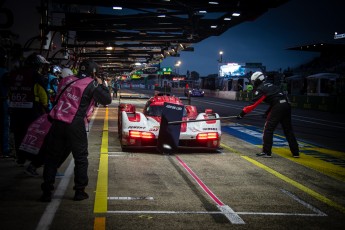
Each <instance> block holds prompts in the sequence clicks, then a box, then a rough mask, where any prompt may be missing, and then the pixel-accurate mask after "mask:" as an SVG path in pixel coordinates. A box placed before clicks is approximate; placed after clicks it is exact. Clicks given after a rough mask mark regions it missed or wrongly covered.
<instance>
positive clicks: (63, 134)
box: [41, 80, 111, 192]
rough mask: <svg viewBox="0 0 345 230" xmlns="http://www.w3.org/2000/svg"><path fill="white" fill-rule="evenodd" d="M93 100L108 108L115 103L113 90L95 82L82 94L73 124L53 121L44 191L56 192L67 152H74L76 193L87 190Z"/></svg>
mask: <svg viewBox="0 0 345 230" xmlns="http://www.w3.org/2000/svg"><path fill="white" fill-rule="evenodd" d="M76 84H78V81H77V82H76ZM66 91H68V90H66ZM66 91H65V93H66ZM71 100H72V99H71ZM93 100H94V101H96V102H98V103H100V104H104V105H107V104H110V103H111V95H110V92H109V89H108V88H107V87H105V86H103V85H102V84H98V83H97V81H96V80H93V81H91V82H90V83H89V84H88V85H87V86H86V88H85V89H84V91H83V92H82V96H81V99H80V104H79V107H78V109H77V111H76V115H75V117H74V118H73V120H72V123H70V124H69V123H66V122H63V121H60V120H53V122H52V127H51V129H50V133H49V136H48V139H47V146H48V152H47V156H46V159H45V166H44V171H43V179H44V182H43V183H42V185H41V188H42V190H43V192H51V191H52V190H53V189H54V182H55V175H56V172H57V168H58V166H59V165H60V164H61V159H66V158H67V156H66V153H67V154H69V153H70V152H72V155H73V158H74V163H75V167H74V190H84V189H85V187H86V186H87V184H88V175H87V169H88V158H87V156H88V140H87V133H86V128H85V117H86V116H87V113H88V109H89V106H90V104H91V103H93ZM56 106H58V104H57V105H56Z"/></svg>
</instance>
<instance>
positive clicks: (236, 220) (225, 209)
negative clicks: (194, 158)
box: [175, 156, 245, 224]
mask: <svg viewBox="0 0 345 230" xmlns="http://www.w3.org/2000/svg"><path fill="white" fill-rule="evenodd" d="M175 157H176V159H177V160H178V161H179V162H180V164H181V165H182V167H183V168H184V169H185V170H186V171H187V172H188V173H189V175H190V176H191V177H193V178H194V180H195V181H196V183H197V184H198V185H199V186H200V187H201V188H202V189H203V190H204V191H205V192H206V193H207V195H209V197H210V198H211V199H212V200H213V201H214V202H215V203H216V204H217V207H218V209H219V210H220V211H222V213H223V214H224V215H225V216H226V218H228V220H229V221H230V222H231V223H232V224H245V222H244V221H243V220H242V219H241V217H240V216H239V215H237V213H236V212H235V211H234V210H232V209H231V208H230V207H229V206H228V205H225V204H224V203H223V202H222V201H221V200H220V199H219V198H218V197H217V196H216V195H215V194H214V193H213V192H212V191H211V189H209V188H208V187H207V185H206V184H205V183H204V182H203V181H202V180H201V179H200V178H199V177H198V176H197V175H196V174H195V173H194V172H193V170H192V169H191V168H189V166H188V165H187V164H186V163H185V162H184V161H183V160H182V159H181V158H180V157H178V156H175Z"/></svg>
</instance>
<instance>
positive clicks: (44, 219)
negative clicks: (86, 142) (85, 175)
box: [36, 108, 98, 230]
mask: <svg viewBox="0 0 345 230" xmlns="http://www.w3.org/2000/svg"><path fill="white" fill-rule="evenodd" d="M97 111H98V108H96V109H95V111H94V114H93V116H92V119H91V121H90V123H89V125H88V129H89V130H90V129H91V127H92V125H93V121H94V120H95V119H94V118H95V116H96V114H97ZM87 136H89V132H87ZM73 169H74V160H73V158H72V159H71V161H70V162H69V165H68V167H67V169H66V170H65V172H64V176H63V177H62V178H61V181H60V183H59V185H58V187H57V188H56V190H55V192H54V194H53V199H52V201H51V202H50V203H49V204H48V205H47V207H46V209H45V211H44V213H43V215H42V216H41V219H40V221H39V222H38V225H37V227H36V230H48V229H49V227H50V225H51V223H52V222H53V219H54V217H55V213H56V211H57V210H58V208H59V206H60V204H61V200H62V197H63V196H64V194H65V192H66V189H67V187H68V184H69V181H70V179H71V177H72V175H73Z"/></svg>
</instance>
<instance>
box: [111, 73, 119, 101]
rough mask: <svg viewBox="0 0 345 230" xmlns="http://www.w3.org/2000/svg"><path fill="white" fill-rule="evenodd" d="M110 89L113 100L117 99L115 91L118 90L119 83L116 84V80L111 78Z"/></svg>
mask: <svg viewBox="0 0 345 230" xmlns="http://www.w3.org/2000/svg"><path fill="white" fill-rule="evenodd" d="M111 88H112V90H113V99H115V98H117V91H118V89H119V83H118V82H117V80H116V79H115V78H113V80H111Z"/></svg>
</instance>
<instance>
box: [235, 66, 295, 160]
mask: <svg viewBox="0 0 345 230" xmlns="http://www.w3.org/2000/svg"><path fill="white" fill-rule="evenodd" d="M265 80H266V76H265V75H264V74H263V73H262V72H255V73H253V75H252V76H251V81H252V84H253V86H254V98H253V100H252V101H253V103H252V104H251V105H249V106H246V107H244V108H243V109H242V112H241V113H240V114H239V115H238V116H237V119H242V118H243V117H244V116H245V115H246V114H247V113H249V112H251V111H252V110H253V109H255V107H256V106H258V105H259V104H260V103H261V102H262V101H264V102H266V103H267V104H269V108H268V110H267V111H266V113H265V117H266V123H265V127H264V132H263V147H262V152H261V153H257V154H256V155H257V156H258V157H266V158H270V157H272V156H271V155H272V145H273V133H274V130H275V129H276V127H277V125H278V124H279V123H280V124H281V125H282V128H283V130H284V134H285V137H286V140H287V141H288V143H289V147H290V151H291V153H292V156H293V157H295V158H299V147H298V143H297V140H296V137H295V134H294V132H293V129H292V125H291V105H290V103H289V101H288V98H287V97H286V95H285V94H284V93H283V92H282V90H281V89H280V87H279V86H276V85H273V84H272V83H270V82H267V81H265Z"/></svg>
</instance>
